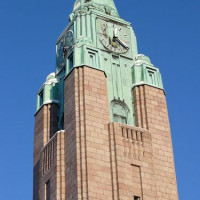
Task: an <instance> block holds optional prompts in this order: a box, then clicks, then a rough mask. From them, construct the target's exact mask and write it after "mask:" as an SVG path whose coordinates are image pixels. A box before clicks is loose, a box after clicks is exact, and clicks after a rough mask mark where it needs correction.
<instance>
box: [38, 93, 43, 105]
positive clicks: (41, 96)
mask: <svg viewBox="0 0 200 200" xmlns="http://www.w3.org/2000/svg"><path fill="white" fill-rule="evenodd" d="M39 97H40V106H42V104H43V102H44V92H43V90H42V91H41V92H40V93H39Z"/></svg>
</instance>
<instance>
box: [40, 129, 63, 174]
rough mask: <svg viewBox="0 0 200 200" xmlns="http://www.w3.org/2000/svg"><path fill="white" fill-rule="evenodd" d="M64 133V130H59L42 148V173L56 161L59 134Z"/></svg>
mask: <svg viewBox="0 0 200 200" xmlns="http://www.w3.org/2000/svg"><path fill="white" fill-rule="evenodd" d="M62 133H64V131H58V132H57V133H56V134H55V135H54V136H53V137H52V138H51V139H50V140H49V142H48V143H47V144H46V145H45V146H44V147H43V149H42V150H41V153H40V161H41V163H42V165H41V167H42V168H41V170H42V175H44V174H45V173H47V172H48V171H49V170H50V169H51V168H52V166H53V165H54V163H55V162H56V154H57V152H56V151H57V148H58V147H57V145H58V142H57V141H58V136H60V134H62Z"/></svg>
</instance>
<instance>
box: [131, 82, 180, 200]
mask: <svg viewBox="0 0 200 200" xmlns="http://www.w3.org/2000/svg"><path fill="white" fill-rule="evenodd" d="M133 96H134V100H135V102H134V105H135V113H136V125H137V126H138V127H142V128H146V129H148V130H149V132H150V135H151V146H152V158H153V167H154V171H155V181H156V195H157V199H162V200H177V199H178V192H177V183H176V175H175V166H174V156H173V148H172V140H171V132H170V124H169V119H168V110H167V105H166V98H165V94H164V91H163V90H161V89H158V88H155V87H151V86H147V85H143V86H138V87H135V88H134V89H133Z"/></svg>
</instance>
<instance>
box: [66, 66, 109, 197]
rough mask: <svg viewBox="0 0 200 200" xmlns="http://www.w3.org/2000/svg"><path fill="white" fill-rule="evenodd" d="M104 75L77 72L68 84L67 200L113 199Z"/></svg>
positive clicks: (91, 72) (67, 79)
mask: <svg viewBox="0 0 200 200" xmlns="http://www.w3.org/2000/svg"><path fill="white" fill-rule="evenodd" d="M107 98H108V95H107V80H106V77H105V74H104V72H102V71H99V70H96V69H92V68H89V67H79V68H75V69H74V70H73V71H72V72H71V74H70V75H69V76H68V77H67V78H66V80H65V130H66V137H65V144H66V145H65V147H66V148H65V153H66V200H76V199H104V200H106V199H112V186H111V185H112V184H111V163H110V153H109V151H110V147H109V135H108V128H107V124H108V123H109V106H108V99H107Z"/></svg>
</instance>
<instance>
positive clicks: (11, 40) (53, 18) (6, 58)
mask: <svg viewBox="0 0 200 200" xmlns="http://www.w3.org/2000/svg"><path fill="white" fill-rule="evenodd" d="M73 3H74V0H17V1H14V0H6V1H3V0H1V1H0V69H1V79H0V85H1V98H0V103H1V111H0V130H1V132H0V133H1V139H0V180H1V181H0V188H1V190H0V191H1V192H0V199H5V200H14V199H16V200H18V199H19V200H28V199H32V155H33V131H34V113H35V107H36V92H37V90H38V89H39V88H40V86H41V85H42V83H43V82H44V80H45V78H46V76H47V75H48V74H49V73H50V72H52V71H54V68H55V43H56V39H57V37H58V36H59V34H60V33H61V31H62V30H63V29H64V28H65V26H66V25H67V23H68V15H69V14H70V12H71V10H72V6H73ZM115 3H116V6H117V7H118V11H119V13H120V16H121V17H122V18H124V19H126V20H127V21H130V22H131V23H132V25H133V28H134V30H135V33H136V36H137V40H138V49H139V53H143V54H145V55H147V56H149V57H150V58H151V61H152V63H154V65H155V66H157V67H159V68H160V71H161V73H162V76H163V82H164V87H165V90H166V94H167V102H168V109H169V116H170V123H171V129H172V137H173V146H174V154H175V164H176V172H177V180H178V188H179V197H180V200H188V199H196V198H197V197H198V196H200V190H199V186H200V167H199V165H200V148H199V147H200V144H199V140H200V131H199V124H200V117H199V113H200V105H199V98H200V88H199V80H200V79H199V74H200V69H199V68H200V65H199V57H200V55H199V53H200V50H199V46H200V39H199V36H200V25H199V21H200V12H199V8H200V1H199V0H190V1H189V0H162V1H160V0H152V1H149V0H123V1H121V0H115Z"/></svg>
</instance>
